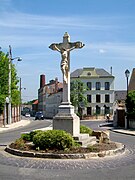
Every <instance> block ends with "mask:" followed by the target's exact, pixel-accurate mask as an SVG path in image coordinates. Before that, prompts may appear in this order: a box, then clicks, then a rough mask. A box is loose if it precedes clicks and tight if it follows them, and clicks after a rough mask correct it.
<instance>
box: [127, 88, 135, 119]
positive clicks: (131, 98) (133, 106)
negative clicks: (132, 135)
mask: <svg viewBox="0 0 135 180" xmlns="http://www.w3.org/2000/svg"><path fill="white" fill-rule="evenodd" d="M126 107H127V113H128V115H134V116H135V91H130V92H129V93H128V96H127V99H126Z"/></svg>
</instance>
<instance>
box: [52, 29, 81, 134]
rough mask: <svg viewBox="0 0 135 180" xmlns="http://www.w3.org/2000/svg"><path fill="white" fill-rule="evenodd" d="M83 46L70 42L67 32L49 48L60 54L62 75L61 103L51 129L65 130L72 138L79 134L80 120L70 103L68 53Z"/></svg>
mask: <svg viewBox="0 0 135 180" xmlns="http://www.w3.org/2000/svg"><path fill="white" fill-rule="evenodd" d="M83 46H84V44H83V43H82V42H80V41H77V42H70V36H69V34H68V33H67V32H66V33H65V34H64V36H63V42H62V43H53V44H51V45H50V46H49V48H50V49H52V50H56V51H58V52H60V54H61V63H60V67H61V71H62V74H63V102H62V103H61V105H60V106H59V110H58V114H56V116H55V117H54V118H53V129H62V130H65V131H67V132H69V133H70V134H72V135H73V136H74V135H78V134H79V133H80V119H79V117H78V116H77V115H76V114H75V113H74V106H72V105H71V102H70V51H72V50H73V49H79V48H82V47H83Z"/></svg>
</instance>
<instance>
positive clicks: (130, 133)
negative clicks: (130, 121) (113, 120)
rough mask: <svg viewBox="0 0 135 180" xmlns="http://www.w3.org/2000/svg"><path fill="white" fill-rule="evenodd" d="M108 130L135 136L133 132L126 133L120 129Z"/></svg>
mask: <svg viewBox="0 0 135 180" xmlns="http://www.w3.org/2000/svg"><path fill="white" fill-rule="evenodd" d="M110 131H112V132H115V133H119V134H126V135H130V136H135V134H134V133H132V132H129V133H128V132H124V131H120V130H114V129H110Z"/></svg>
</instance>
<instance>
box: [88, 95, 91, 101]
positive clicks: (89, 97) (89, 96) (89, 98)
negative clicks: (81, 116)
mask: <svg viewBox="0 0 135 180" xmlns="http://www.w3.org/2000/svg"><path fill="white" fill-rule="evenodd" d="M87 101H88V102H89V103H91V95H87Z"/></svg>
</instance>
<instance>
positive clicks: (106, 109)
mask: <svg viewBox="0 0 135 180" xmlns="http://www.w3.org/2000/svg"><path fill="white" fill-rule="evenodd" d="M77 79H79V80H81V81H82V82H83V83H85V84H86V85H87V87H88V90H87V92H86V93H85V95H86V97H87V101H88V106H87V107H86V108H84V109H83V114H85V115H86V116H93V115H98V116H105V114H108V113H109V114H113V103H114V79H115V78H114V76H113V75H112V74H111V73H109V72H107V71H105V70H104V69H98V68H95V67H87V68H83V69H76V70H75V71H74V72H72V73H71V82H72V81H73V80H77Z"/></svg>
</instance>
